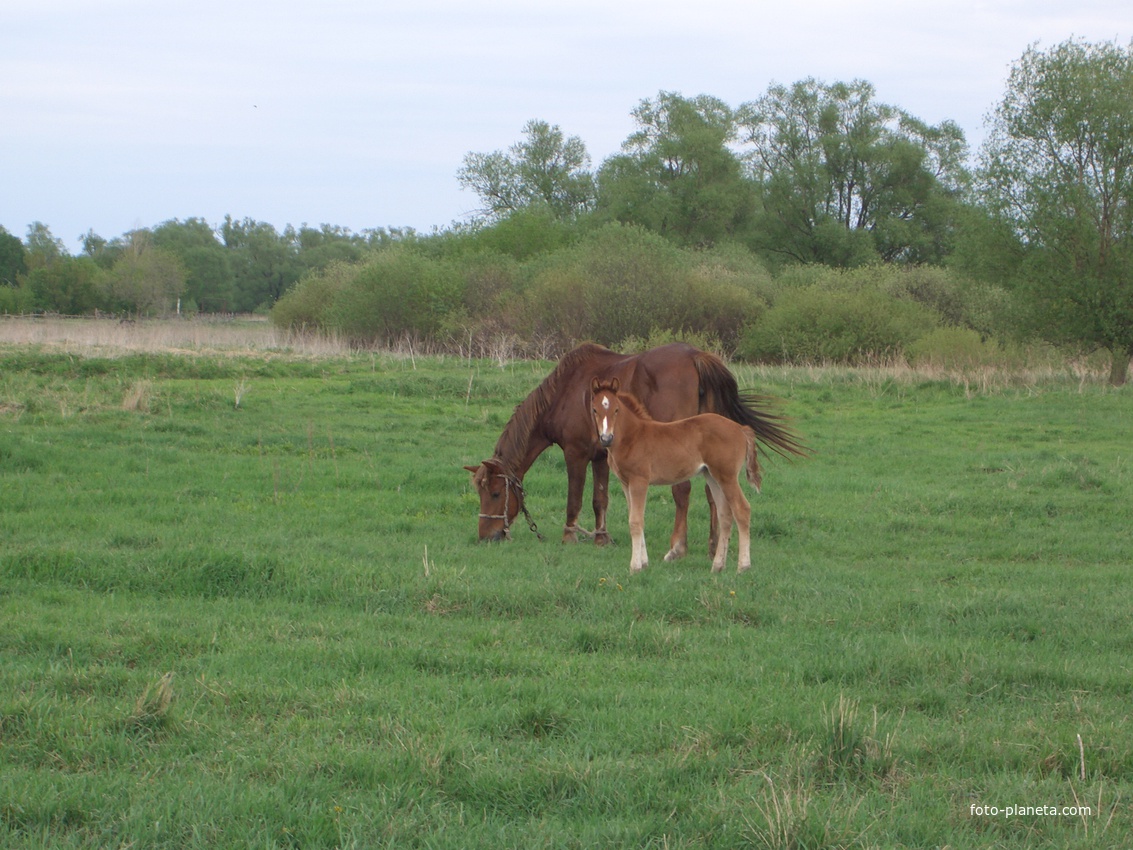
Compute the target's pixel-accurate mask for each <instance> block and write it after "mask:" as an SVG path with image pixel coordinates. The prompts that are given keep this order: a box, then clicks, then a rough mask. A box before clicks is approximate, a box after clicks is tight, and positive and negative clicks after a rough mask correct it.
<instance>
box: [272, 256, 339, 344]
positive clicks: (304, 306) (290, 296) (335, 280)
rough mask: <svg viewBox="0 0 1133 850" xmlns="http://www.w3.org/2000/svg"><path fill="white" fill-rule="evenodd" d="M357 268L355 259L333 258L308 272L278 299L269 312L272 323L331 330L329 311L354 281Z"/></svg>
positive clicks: (281, 326) (301, 329) (285, 327)
mask: <svg viewBox="0 0 1133 850" xmlns="http://www.w3.org/2000/svg"><path fill="white" fill-rule="evenodd" d="M358 271H359V266H358V265H356V264H354V263H346V262H334V263H331V264H330V265H329V266H327V267H326V268H325V269H323V270H322V271H319V272H312V273H310V274H308V275H306V276H305V277H303V278H302V279H301V280H299V281H298V282H297V283H296V284H295V285H294V286H292V287H291V288H290V289H289V290H287V292H285V293H284V294H283V297H282V298H280V299H279V300H278V301H277V302H275V306H274V307H272V309H271V314H270V315H271V321H272V324H274V325H275V326H276V327H278V328H283V329H285V330H293V331H306V330H320V331H326V330H330V329H331V325H330V318H329V314H330V311H331V309H332V307H333V305H334V303H335V301H336V300H337V299H338V298H339V297H340V296H341V295H342V293H344V292H345V291H346V290H347V289H349V287H350V286H351V285H352V284H353V283H354V280H355V278H356V277H357V276H358Z"/></svg>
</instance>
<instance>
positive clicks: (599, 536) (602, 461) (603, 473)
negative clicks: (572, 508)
mask: <svg viewBox="0 0 1133 850" xmlns="http://www.w3.org/2000/svg"><path fill="white" fill-rule="evenodd" d="M590 465H591V467H593V469H594V543H595V545H597V546H605V545H606V544H608V543H609V542H610V533H609V532H608V531H606V509H607V508H608V507H609V504H610V462H609V461H608V460H607V459H606V458H605V457H602V458H598V459H597V460H594V461H591V464H590Z"/></svg>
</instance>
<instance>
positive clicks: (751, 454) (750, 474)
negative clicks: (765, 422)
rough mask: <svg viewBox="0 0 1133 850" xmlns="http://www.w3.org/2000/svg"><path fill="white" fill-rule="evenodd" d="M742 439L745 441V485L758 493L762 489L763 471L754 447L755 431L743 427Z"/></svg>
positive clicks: (757, 452) (757, 451)
mask: <svg viewBox="0 0 1133 850" xmlns="http://www.w3.org/2000/svg"><path fill="white" fill-rule="evenodd" d="M744 437H745V439H746V440H747V464H746V469H747V483H748V484H750V485H751V486H752V487H754V488H755V492H756V493H759V492H760V491H761V490H762V489H763V471H762V470H761V469H760V468H759V449H757V448H756V445H755V431H753V430H752V429H751V428H749V427H747V426H746V425H745V426H744Z"/></svg>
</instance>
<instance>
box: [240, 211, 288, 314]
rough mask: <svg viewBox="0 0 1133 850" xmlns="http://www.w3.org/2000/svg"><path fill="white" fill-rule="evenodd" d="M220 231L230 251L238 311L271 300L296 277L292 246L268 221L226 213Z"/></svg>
mask: <svg viewBox="0 0 1133 850" xmlns="http://www.w3.org/2000/svg"><path fill="white" fill-rule="evenodd" d="M221 235H222V237H223V239H224V246H225V247H226V248H227V249H228V250H229V252H230V253H229V258H230V260H229V261H230V262H231V264H232V274H233V280H234V285H235V296H234V297H235V304H234V309H235V310H237V311H238V312H248V313H250V312H252V311H253V310H256V309H258V308H261V307H265V306H270V305H272V304H274V303H275V302H276V301H277V300H279V297H280V296H281V295H283V293H284V292H286V291H287V289H288V287H290V286H291V285H292V284H293V283H295V281H297V280H298V279H299V268H298V265H297V264H296V262H295V248H294V246H293V245H292V244H291V243H290V242H289V241H288V240H287V239H284V238H282V237H281V236H280V235H279V233H278V232H277V231H276V229H275V228H274V227H273V226H272V225H270V224H268V223H267V222H262V221H253V220H252V219H250V218H245V219H243V220H242V221H236V220H235V219H233V218H232V216H225V218H224V226H223V227H222V228H221Z"/></svg>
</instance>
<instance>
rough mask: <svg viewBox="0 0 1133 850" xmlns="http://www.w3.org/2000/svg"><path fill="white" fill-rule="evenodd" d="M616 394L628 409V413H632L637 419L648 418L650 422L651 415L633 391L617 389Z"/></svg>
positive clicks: (651, 419)
mask: <svg viewBox="0 0 1133 850" xmlns="http://www.w3.org/2000/svg"><path fill="white" fill-rule="evenodd" d="M617 395H618V398H619V399H620V400H621V403H622V404H624V405H625V406H626V407H627V408H628V409H629V411H630V413H632V414H633V415H634V416H636V417H637V418H638V419H648V420H649V421H651V422H652V421H653V417H652V416H650V415H649V411H648V410H646V409H645V405H644V404H642V403H641V400H640V399H639V398H638V397H637V396H635V395H634V394H633V393H627V392H625V391H624V390H619V391H618V394H617Z"/></svg>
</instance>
